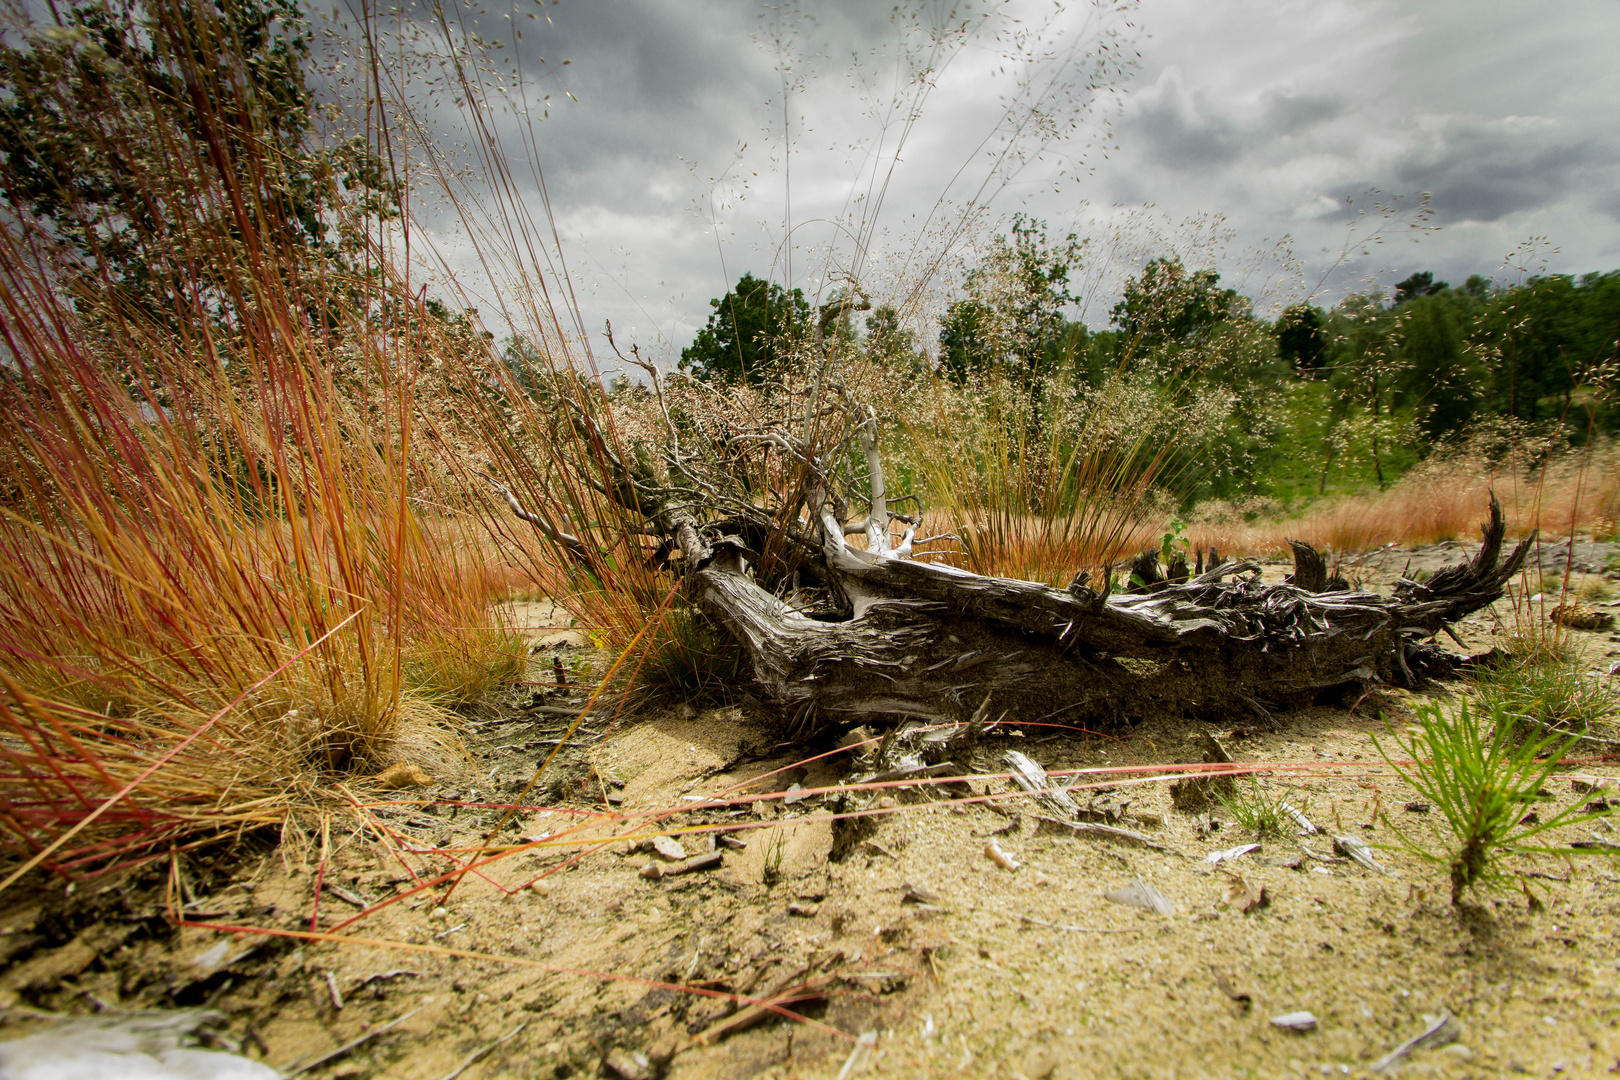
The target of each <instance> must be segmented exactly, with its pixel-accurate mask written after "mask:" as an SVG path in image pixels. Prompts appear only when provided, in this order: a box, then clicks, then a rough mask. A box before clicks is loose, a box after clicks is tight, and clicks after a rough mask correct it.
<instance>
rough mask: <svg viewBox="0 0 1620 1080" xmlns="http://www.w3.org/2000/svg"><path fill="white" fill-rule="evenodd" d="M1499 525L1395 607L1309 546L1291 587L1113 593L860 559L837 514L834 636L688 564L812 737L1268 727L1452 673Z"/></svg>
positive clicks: (1249, 584) (743, 558) (1496, 518)
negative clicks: (1248, 722)
mask: <svg viewBox="0 0 1620 1080" xmlns="http://www.w3.org/2000/svg"><path fill="white" fill-rule="evenodd" d="M1504 527H1505V526H1504V522H1503V519H1502V511H1501V507H1500V505H1499V504H1498V503H1497V502H1496V500H1495V499H1492V501H1491V508H1490V520H1489V521H1487V522H1486V523H1485V525H1484V526H1483V529H1482V531H1483V533H1484V545H1483V546H1482V548H1481V549H1480V551H1479V553H1478V555H1477V556H1476V557H1475V558H1474V559H1473V560H1472V561H1471V562H1468V563H1465V564H1462V565H1460V566H1455V567H1451V568H1448V569H1446V570H1444V571H1442V572H1440V573H1438V574H1436V575H1435V576H1434V577H1433V578H1431V579H1430V580H1429V581H1428V582H1427V583H1425V584H1420V583H1417V582H1404V581H1403V582H1401V583H1399V584H1398V585H1397V587H1396V588H1395V589H1394V590H1393V592H1392V594H1391V595H1387V596H1386V595H1379V594H1377V593H1372V592H1363V591H1350V590H1349V589H1347V588H1343V587H1342V583H1339V582H1329V581H1328V580H1327V575H1326V569H1325V566H1324V565H1323V563H1322V560H1321V556H1320V555H1318V554H1317V553H1316V552H1315V551H1314V550H1312V549H1311V548H1310V547H1309V546H1308V545H1303V544H1296V545H1295V555H1296V570H1295V574H1294V575H1293V578H1292V581H1291V583H1282V584H1273V585H1265V584H1262V583H1261V581H1260V572H1259V567H1258V565H1257V564H1255V563H1254V562H1252V561H1236V562H1230V563H1226V564H1224V565H1221V566H1218V567H1216V568H1215V569H1213V570H1210V571H1207V572H1205V573H1203V574H1201V575H1199V576H1197V577H1194V578H1192V579H1191V580H1188V581H1185V582H1181V583H1170V584H1163V585H1160V586H1158V588H1157V590H1156V591H1154V592H1151V593H1148V594H1143V595H1107V594H1105V593H1099V592H1095V591H1093V590H1091V589H1088V588H1086V587H1084V586H1082V585H1072V586H1070V588H1069V589H1067V590H1058V589H1053V588H1049V587H1047V586H1045V585H1040V584H1035V583H1032V582H1027V581H1015V580H1010V579H1007V578H994V577H981V576H979V575H976V574H971V573H968V572H966V571H963V570H957V569H953V568H951V567H949V566H939V565H932V564H925V563H919V562H915V561H911V560H908V559H903V558H895V557H893V556H892V555H891V554H888V553H880V554H873V553H870V552H866V551H860V550H857V549H854V548H851V547H849V546H848V545H847V544H846V543H845V542H844V529H843V528H842V527H840V526H839V524H838V523H837V521H836V520H834V519H833V518H832V516H831V515H830V514H828V515H825V516H824V519H823V528H822V536H823V542H822V551H821V557H822V563H823V567H822V569H823V570H824V572H825V573H826V575H827V576H828V578H829V579H830V581H831V582H832V583H833V584H834V585H835V586H836V587H837V588H838V589H839V590H841V591H842V593H843V594H844V595H845V597H847V598H848V600H849V605H850V612H851V615H850V617H849V618H848V619H846V620H845V621H841V622H828V621H822V620H819V619H814V618H810V617H808V616H806V615H804V614H802V613H800V612H798V611H796V610H794V609H793V608H792V607H790V606H789V605H788V604H786V603H784V602H783V601H781V600H779V599H777V598H776V597H775V596H773V595H772V594H770V593H769V592H767V591H765V590H764V589H762V588H760V587H758V586H757V585H755V583H754V582H753V581H752V580H751V578H750V576H749V574H748V570H747V565H746V563H747V557H748V553H747V552H745V551H744V550H743V549H742V548H741V546H740V545H737V544H729V545H717V546H716V548H715V550H714V552H713V554H712V555H709V554H707V553H703V554H702V555H700V556H699V558H698V559H694V560H693V564H692V565H698V563H699V561H701V566H700V567H699V569H698V570H697V571H696V580H697V583H698V585H699V588H700V591H701V597H702V601H703V603H704V605H705V606H706V608H707V609H708V610H709V611H710V613H711V614H712V615H713V616H714V617H715V618H716V619H717V620H718V621H719V622H720V623H721V624H722V625H723V626H725V627H726V628H727V629H728V630H729V631H730V633H731V634H732V635H733V636H734V637H735V638H736V640H737V642H738V643H739V644H740V645H741V646H742V648H743V649H744V650H746V652H747V654H748V656H749V658H750V659H751V661H752V665H753V671H754V676H755V679H756V681H757V682H758V684H759V688H760V689H761V690H762V691H763V693H764V694H765V696H766V697H768V698H769V699H771V700H772V701H773V702H775V703H776V704H779V705H781V706H784V707H786V708H788V709H790V710H794V711H795V713H796V714H797V715H799V716H800V717H801V720H802V721H804V722H806V723H809V722H810V721H811V719H812V717H813V718H814V726H817V727H820V726H823V725H832V726H848V725H853V724H856V723H860V722H863V721H870V720H873V719H880V720H894V719H900V718H906V717H912V718H920V719H924V720H935V721H947V720H964V719H966V718H967V717H968V715H969V714H970V713H971V712H972V711H973V710H974V708H975V707H976V706H977V705H979V704H980V703H981V702H982V701H983V700H984V699H985V697H986V695H987V694H989V695H990V696H991V698H992V700H993V701H994V702H995V707H996V710H997V711H998V712H1005V713H1006V715H1007V716H1008V718H1009V719H1011V720H1016V721H1019V722H1023V723H1034V722H1041V721H1048V722H1053V723H1073V722H1077V721H1089V722H1092V723H1098V722H1101V723H1109V722H1113V723H1119V722H1129V721H1135V720H1139V719H1141V718H1143V717H1145V716H1147V715H1149V714H1159V713H1165V712H1169V713H1171V714H1186V715H1194V716H1202V717H1205V718H1208V719H1222V718H1228V719H1230V718H1236V717H1240V716H1242V715H1244V714H1245V713H1247V714H1249V715H1251V716H1253V717H1256V718H1259V719H1261V720H1262V721H1265V720H1269V719H1270V711H1271V709H1272V708H1275V707H1289V706H1293V705H1298V704H1301V703H1305V702H1308V701H1310V700H1311V699H1313V698H1314V697H1316V696H1318V695H1319V694H1321V693H1322V692H1323V691H1326V690H1330V689H1332V688H1335V687H1344V686H1347V685H1350V684H1364V683H1368V682H1373V681H1385V682H1390V683H1394V684H1397V685H1411V684H1413V683H1414V682H1415V681H1416V680H1417V679H1418V678H1419V677H1420V675H1421V674H1424V673H1428V674H1439V673H1444V672H1447V671H1449V670H1450V668H1451V666H1452V664H1453V662H1454V661H1455V659H1456V658H1455V657H1451V656H1450V655H1449V654H1447V653H1445V652H1444V651H1443V650H1441V649H1440V648H1439V647H1438V646H1437V645H1435V644H1434V643H1433V641H1432V639H1433V638H1434V636H1435V635H1436V634H1437V633H1438V632H1439V631H1440V630H1441V629H1442V627H1444V626H1445V625H1446V624H1447V623H1450V622H1452V621H1454V620H1456V619H1459V618H1461V617H1462V616H1464V615H1467V614H1468V613H1470V612H1472V611H1475V610H1478V609H1479V608H1482V607H1484V606H1485V605H1487V604H1489V603H1491V602H1492V601H1493V600H1495V599H1497V598H1498V597H1499V596H1501V594H1502V589H1503V587H1504V585H1505V584H1506V582H1507V581H1508V580H1509V579H1510V578H1511V577H1512V576H1513V575H1514V574H1515V573H1516V572H1517V571H1518V569H1519V567H1520V565H1521V564H1522V563H1523V561H1524V557H1525V553H1526V551H1527V550H1528V547H1529V544H1530V541H1529V540H1526V541H1523V542H1521V543H1520V544H1519V545H1518V546H1517V547H1516V548H1515V549H1514V550H1513V551H1512V553H1511V554H1510V555H1508V557H1507V558H1506V559H1501V558H1500V555H1501V548H1502V538H1503V534H1504ZM693 554H694V555H698V554H699V553H698V552H695V551H694V552H693ZM1336 585H1337V586H1340V587H1339V588H1334V589H1333V591H1321V590H1322V589H1324V588H1332V587H1333V586H1336Z"/></svg>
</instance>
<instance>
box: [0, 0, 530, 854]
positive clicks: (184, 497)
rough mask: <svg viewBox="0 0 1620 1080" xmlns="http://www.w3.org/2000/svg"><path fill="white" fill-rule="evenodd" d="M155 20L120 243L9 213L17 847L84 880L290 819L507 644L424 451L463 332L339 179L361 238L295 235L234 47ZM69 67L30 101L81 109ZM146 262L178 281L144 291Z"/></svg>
mask: <svg viewBox="0 0 1620 1080" xmlns="http://www.w3.org/2000/svg"><path fill="white" fill-rule="evenodd" d="M106 14H107V17H108V18H111V19H115V20H116V19H118V18H121V17H123V16H125V15H127V14H128V12H127V10H126V9H122V8H119V9H117V10H114V9H107V12H106ZM149 18H150V22H149V23H146V24H144V25H145V26H146V29H147V31H148V32H150V33H151V35H152V37H151V40H154V41H156V42H157V43H158V46H157V47H158V50H159V51H158V57H157V59H156V61H155V62H154V67H155V69H156V70H158V71H160V72H161V73H162V74H163V75H164V77H165V79H166V80H169V81H164V80H159V79H151V80H148V81H147V82H146V83H142V82H141V81H140V80H130V81H129V82H128V84H127V86H126V89H128V91H129V92H128V95H127V96H126V97H125V98H124V99H122V101H121V104H120V108H121V109H122V110H124V112H123V114H122V115H120V116H118V117H117V118H116V120H117V122H116V123H114V122H111V121H108V120H106V119H105V118H96V117H91V118H89V119H88V120H87V123H88V125H89V127H88V128H87V134H86V135H85V138H86V139H88V140H91V141H92V142H95V141H97V140H99V145H97V146H96V147H95V148H96V149H97V150H98V151H100V152H102V153H104V154H106V155H109V156H115V157H118V159H119V160H120V161H121V162H122V166H121V167H123V168H125V169H126V170H127V171H126V172H125V173H123V174H121V175H119V177H118V180H119V182H120V183H121V184H124V185H126V186H127V189H128V190H130V191H133V192H135V193H136V194H137V195H138V196H139V197H140V198H141V199H142V200H143V205H144V207H145V212H146V215H147V216H146V218H145V219H144V220H143V222H142V223H141V228H140V229H139V230H134V229H132V230H128V231H126V232H125V233H123V234H121V235H120V243H121V244H123V245H124V247H123V249H121V250H122V254H121V256H120V261H118V262H117V263H114V262H113V261H112V260H110V259H108V258H102V257H101V254H102V253H101V252H100V251H99V250H93V251H92V254H93V255H95V257H94V258H92V259H89V260H86V259H84V258H82V257H81V258H75V257H72V255H71V253H69V252H66V251H65V250H64V248H63V246H62V243H61V235H60V232H59V231H58V230H57V229H55V228H54V227H53V226H52V224H51V223H50V222H48V221H44V220H41V219H40V218H39V217H37V216H35V215H33V214H31V213H29V212H19V213H17V214H8V215H6V217H5V220H4V221H3V222H0V336H3V340H4V342H5V358H4V361H3V363H0V481H3V483H0V487H3V491H0V497H3V500H4V501H3V505H0V670H3V671H4V673H5V676H4V679H3V693H0V845H3V846H4V848H5V849H6V850H7V852H8V853H9V854H10V856H11V857H12V859H14V860H15V861H16V862H17V863H19V864H20V866H19V869H27V868H30V867H33V866H43V867H45V868H47V869H49V870H52V871H55V872H57V873H60V874H64V875H67V876H70V877H72V876H76V875H78V874H80V873H83V872H88V871H92V870H99V869H105V868H107V867H109V866H116V865H120V864H122V863H126V862H129V861H131V860H138V859H141V858H144V857H147V856H149V855H151V854H152V853H154V852H160V851H166V850H169V849H171V848H172V847H173V846H175V845H182V846H183V845H185V844H189V843H193V842H204V841H206V839H207V838H208V837H209V836H211V835H214V834H216V833H218V832H219V831H220V830H222V829H240V828H243V827H253V826H260V825H276V824H278V823H281V822H283V821H284V820H285V817H286V815H287V814H289V813H291V812H293V811H294V810H295V809H296V808H297V807H298V806H300V805H304V804H307V803H308V801H309V800H310V799H318V798H320V797H321V791H322V790H324V786H325V785H326V784H327V781H328V779H330V778H333V777H334V776H337V775H340V774H344V773H354V772H360V773H365V772H369V771H376V770H378V769H380V768H381V767H383V766H386V765H388V764H390V762H391V759H392V758H394V757H395V756H396V755H397V753H398V745H399V743H398V741H397V740H398V739H399V738H400V736H401V735H402V734H404V733H407V732H406V731H405V729H407V728H414V729H416V733H417V734H419V733H420V729H422V728H423V727H427V728H440V729H442V728H445V726H446V725H447V724H449V723H450V722H451V720H452V716H451V714H450V713H449V712H448V711H447V710H446V708H445V707H446V706H450V705H455V704H457V703H461V702H465V701H468V700H471V699H472V698H474V697H476V696H477V695H479V694H481V693H483V692H485V691H487V690H488V689H489V687H490V685H491V683H492V681H494V680H498V679H499V678H502V677H506V676H509V675H511V674H512V673H513V672H514V671H515V670H516V665H517V663H518V660H517V657H518V656H519V655H520V653H519V651H518V649H517V646H516V643H515V641H514V640H513V639H512V637H511V635H510V634H507V633H505V632H504V631H502V630H501V629H500V628H499V627H497V626H494V625H492V623H491V615H490V610H489V602H490V599H491V593H492V589H493V584H494V582H495V581H496V575H495V573H494V572H493V570H492V568H491V567H490V566H489V565H488V558H487V551H488V549H487V546H485V545H482V544H480V543H479V542H478V541H477V538H476V536H475V530H474V526H475V524H476V522H475V519H474V518H473V517H471V516H468V515H467V514H466V513H465V512H464V511H463V510H461V509H458V507H459V505H460V504H461V503H462V502H464V501H465V500H464V498H463V496H462V488H461V487H460V486H459V485H458V484H457V483H456V482H455V478H454V476H453V475H452V473H451V472H450V471H449V470H446V469H444V468H442V467H438V466H436V465H435V464H434V463H433V462H434V455H433V454H432V453H431V452H423V450H424V449H427V448H431V447H433V446H435V445H437V444H442V443H443V442H444V440H445V432H446V430H447V429H446V428H445V426H444V421H445V413H444V412H443V410H442V409H436V408H435V407H434V405H435V400H436V398H435V395H434V394H432V393H424V392H423V391H424V390H430V389H431V388H432V387H433V386H434V385H435V379H436V375H435V372H436V371H437V370H438V369H439V368H440V367H441V366H442V365H443V363H444V361H445V359H446V353H447V352H448V351H449V350H452V349H454V348H457V347H458V338H457V334H456V332H455V327H454V326H453V325H450V323H448V322H447V321H446V320H444V319H442V318H436V317H434V315H433V314H432V313H431V312H430V311H428V310H427V309H425V308H424V307H423V306H422V305H421V303H420V302H419V301H418V300H417V299H416V298H415V297H414V296H413V294H412V291H411V290H409V289H408V288H407V284H406V282H404V281H402V280H400V279H399V278H398V277H396V276H395V275H394V273H393V272H392V270H391V268H390V262H389V250H388V248H387V246H386V245H384V244H382V243H381V238H382V237H383V236H384V235H385V233H384V232H383V231H381V230H380V229H379V227H378V223H377V221H376V220H375V218H374V217H370V216H368V215H367V214H366V213H365V211H366V209H367V208H366V207H364V206H356V205H354V204H353V203H351V202H345V201H344V199H343V198H342V197H341V196H340V195H339V194H338V187H337V184H338V180H337V177H335V176H331V175H328V176H326V177H325V178H324V179H323V180H321V182H323V183H325V184H328V185H329V186H330V191H329V192H328V195H329V199H328V201H327V203H326V211H325V212H326V213H327V215H328V216H329V218H330V219H331V220H332V221H333V222H334V224H335V227H337V228H338V229H339V231H340V232H341V233H342V234H343V235H345V236H347V237H350V238H351V240H352V244H351V246H350V247H349V248H348V249H347V250H345V251H342V252H334V251H333V250H330V249H311V248H309V247H306V246H304V245H302V244H300V243H298V242H296V240H297V238H296V237H295V236H294V235H293V234H292V233H290V232H289V231H288V230H287V229H285V228H282V227H280V225H281V224H284V223H285V221H286V214H287V208H286V200H287V198H288V195H287V193H288V191H289V190H290V188H291V187H292V185H293V177H291V176H290V175H289V171H288V170H289V168H290V166H289V165H288V153H287V152H285V149H284V148H283V147H281V146H280V145H278V144H277V143H276V142H275V141H274V140H273V139H272V138H271V137H270V136H269V135H268V134H266V132H265V131H264V130H262V129H261V128H260V127H259V126H258V125H259V124H260V123H261V121H262V118H263V116H264V115H265V105H264V103H263V102H262V101H260V100H259V99H258V98H257V97H256V96H255V91H254V89H253V87H252V85H250V84H249V83H248V82H247V81H245V80H244V79H242V78H241V77H240V73H241V71H243V70H244V67H243V61H242V57H241V55H240V54H239V53H234V54H233V52H232V50H233V49H235V48H237V47H239V46H240V40H239V39H237V38H234V37H232V36H231V35H229V34H224V33H223V32H222V27H221V24H220V23H219V22H218V21H217V20H214V19H213V18H212V17H211V16H209V15H208V14H207V12H203V13H200V14H199V13H198V12H197V11H195V10H192V9H190V8H180V7H171V6H168V5H162V4H158V5H153V7H152V9H151V11H150V15H149ZM51 40H63V39H60V38H59V39H51ZM67 40H71V39H67ZM176 42H180V43H183V45H184V47H181V46H174V47H166V46H165V43H168V44H169V45H173V43H176ZM191 46H197V47H191ZM203 46H206V47H203ZM165 48H167V51H164V50H165ZM42 55H43V54H42ZM233 56H234V60H233V59H232V58H233ZM57 59H58V60H61V61H62V62H63V64H64V66H63V69H62V70H61V71H60V72H58V73H56V75H55V76H53V77H52V78H48V79H45V80H44V81H43V82H42V84H41V86H42V90H41V92H42V93H47V94H56V95H58V98H59V100H56V101H54V102H53V104H54V106H55V107H57V108H59V109H70V108H71V107H72V106H73V105H74V103H75V101H76V100H77V99H76V97H75V95H76V94H78V93H79V92H80V90H81V89H82V85H81V84H80V83H79V82H76V81H75V80H76V79H78V78H79V77H80V76H78V75H77V74H76V72H77V71H78V70H79V69H78V67H76V66H75V63H76V61H74V58H73V57H71V56H70V57H66V58H63V57H58V58H57ZM46 60H47V61H49V60H50V57H49V56H47V57H46ZM108 62H109V63H111V61H108ZM233 73H235V74H234V75H233ZM169 85H180V86H194V87H202V88H206V91H207V92H206V93H205V92H202V91H199V92H197V93H196V94H194V95H193V96H192V98H191V99H190V101H191V104H192V105H193V106H194V107H195V108H196V109H197V111H198V115H200V117H201V122H199V123H193V124H191V125H189V126H186V125H180V124H177V123H176V119H175V109H176V104H175V101H174V99H172V98H170V97H168V96H166V95H165V92H164V89H163V87H165V86H169ZM68 115H72V114H71V113H68ZM13 119H14V118H13ZM13 134H17V133H15V132H13ZM60 197H61V198H62V199H65V200H68V205H70V206H77V205H78V204H75V203H74V202H73V200H74V199H76V198H78V197H79V195H78V193H76V192H75V191H73V190H63V191H62V192H61V193H60ZM82 209H83V213H84V214H85V215H86V216H87V217H88V216H90V215H92V214H94V213H95V208H93V207H89V206H84V207H83V208H82ZM92 248H93V245H92ZM131 266H135V267H147V268H151V271H152V275H153V276H154V277H155V278H157V279H158V280H160V281H161V283H162V285H163V287H162V288H160V289H154V290H149V291H147V292H145V293H137V292H132V291H131V286H130V284H129V280H130V279H129V277H128V268H129V267H131ZM441 381H442V380H441ZM424 444H425V445H424ZM452 739H453V736H452V735H450V734H448V733H446V734H445V736H444V738H443V739H441V740H440V741H441V742H443V741H450V740H452ZM429 741H431V740H429ZM421 742H422V740H417V743H418V744H419V745H420V744H421ZM425 764H428V765H430V766H432V765H433V764H435V763H433V762H427V763H425ZM16 876H17V875H16V874H15V873H13V874H12V875H11V877H10V878H8V879H7V880H6V882H5V883H6V884H10V882H11V881H12V880H15V879H16Z"/></svg>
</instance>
